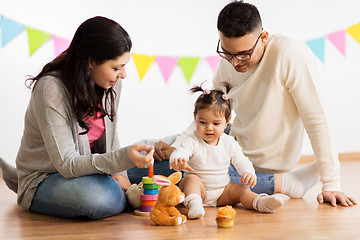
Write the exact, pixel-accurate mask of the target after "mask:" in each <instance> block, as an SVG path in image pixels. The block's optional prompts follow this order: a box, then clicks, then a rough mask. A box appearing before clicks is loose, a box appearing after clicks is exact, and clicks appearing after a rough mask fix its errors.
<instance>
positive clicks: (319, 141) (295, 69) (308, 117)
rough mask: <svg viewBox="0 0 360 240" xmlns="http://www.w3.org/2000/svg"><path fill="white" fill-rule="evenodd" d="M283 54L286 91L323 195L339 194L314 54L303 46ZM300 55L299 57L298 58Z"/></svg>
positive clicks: (336, 164)
mask: <svg viewBox="0 0 360 240" xmlns="http://www.w3.org/2000/svg"><path fill="white" fill-rule="evenodd" d="M286 50H287V53H286V54H284V55H285V57H284V58H283V59H284V60H285V61H284V62H283V64H284V66H282V70H283V71H284V72H283V74H284V78H283V79H286V80H285V83H284V84H285V87H286V88H287V89H288V91H289V92H290V94H291V95H292V98H293V100H294V102H295V104H296V107H297V109H298V112H299V114H300V117H301V119H302V122H303V124H304V127H305V129H306V132H307V134H308V136H309V139H310V142H311V145H312V148H313V151H314V154H315V157H316V159H317V166H318V169H319V171H320V176H321V181H322V183H323V191H340V190H341V186H340V164H339V160H338V154H337V151H336V149H335V144H334V141H333V139H332V136H331V131H330V127H329V122H328V120H327V118H326V115H325V110H324V107H323V104H322V101H321V98H320V94H319V91H318V87H317V86H316V83H317V82H316V81H317V80H318V76H317V72H316V64H317V63H316V62H315V58H314V56H313V53H312V52H311V51H310V49H309V48H308V47H307V46H306V45H305V44H303V43H298V44H294V45H291V46H290V47H289V48H288V49H286ZM299 52H301V53H302V54H299Z"/></svg>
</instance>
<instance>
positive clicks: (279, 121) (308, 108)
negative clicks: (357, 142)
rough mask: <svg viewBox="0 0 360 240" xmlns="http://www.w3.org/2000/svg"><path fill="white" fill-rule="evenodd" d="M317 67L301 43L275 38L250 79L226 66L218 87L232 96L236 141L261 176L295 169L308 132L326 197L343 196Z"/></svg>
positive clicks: (218, 76)
mask: <svg viewBox="0 0 360 240" xmlns="http://www.w3.org/2000/svg"><path fill="white" fill-rule="evenodd" d="M317 78H318V76H317V72H316V62H315V58H314V55H313V54H312V52H311V50H310V49H309V48H308V47H307V46H306V45H305V43H303V42H300V41H294V40H291V39H289V38H286V37H283V36H279V35H273V36H270V38H269V40H268V42H267V44H266V46H265V52H264V55H263V57H262V59H261V61H260V62H259V63H258V64H257V65H256V66H254V67H253V68H252V69H250V70H249V71H248V72H246V73H239V72H236V71H235V69H234V68H233V66H232V65H231V64H230V63H229V62H227V61H225V60H221V62H220V64H219V67H218V70H217V72H216V74H215V76H214V82H213V83H214V87H215V88H221V82H229V83H230V84H231V86H232V88H231V90H230V92H229V93H228V95H229V98H230V99H231V103H232V108H233V109H234V111H235V113H236V117H235V119H234V122H233V125H232V127H231V133H230V134H231V135H232V136H234V138H235V139H236V140H237V141H238V142H239V144H240V145H241V147H242V148H243V152H244V154H245V155H246V156H247V157H248V158H249V159H250V160H251V161H252V163H253V164H254V167H255V169H256V172H257V173H278V172H284V171H288V170H290V169H292V168H293V167H294V166H295V164H296V163H297V162H298V160H299V158H300V154H301V149H302V142H303V135H304V134H303V133H304V127H305V129H306V131H307V134H308V135H309V139H310V141H311V145H312V148H313V151H314V154H315V156H316V159H317V166H318V168H319V171H320V176H321V181H322V183H323V191H325V190H326V191H340V172H339V169H340V164H339V161H338V155H337V151H336V149H335V145H334V142H333V139H332V137H331V134H330V129H329V124H328V121H327V118H326V116H325V113H324V107H323V105H322V103H321V99H320V96H319V92H318V89H317V86H316V81H317V80H318V79H317Z"/></svg>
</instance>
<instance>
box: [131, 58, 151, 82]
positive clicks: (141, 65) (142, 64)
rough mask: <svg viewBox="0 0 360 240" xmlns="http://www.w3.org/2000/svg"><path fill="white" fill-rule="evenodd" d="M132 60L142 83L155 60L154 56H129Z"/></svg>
mask: <svg viewBox="0 0 360 240" xmlns="http://www.w3.org/2000/svg"><path fill="white" fill-rule="evenodd" d="M131 55H132V56H133V58H134V62H135V66H136V69H137V71H138V74H139V77H140V81H142V79H143V77H144V75H145V73H146V72H147V70H148V69H149V67H150V65H151V64H152V62H153V61H154V60H155V56H149V55H144V54H134V53H132V54H131Z"/></svg>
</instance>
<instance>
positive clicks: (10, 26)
mask: <svg viewBox="0 0 360 240" xmlns="http://www.w3.org/2000/svg"><path fill="white" fill-rule="evenodd" d="M0 27H1V47H4V46H5V45H6V44H8V43H9V42H10V41H11V40H12V39H14V38H15V37H16V36H17V35H18V34H19V33H20V32H21V31H22V30H24V29H25V25H24V24H22V23H18V22H16V21H14V20H11V19H9V18H6V17H4V16H1V21H0Z"/></svg>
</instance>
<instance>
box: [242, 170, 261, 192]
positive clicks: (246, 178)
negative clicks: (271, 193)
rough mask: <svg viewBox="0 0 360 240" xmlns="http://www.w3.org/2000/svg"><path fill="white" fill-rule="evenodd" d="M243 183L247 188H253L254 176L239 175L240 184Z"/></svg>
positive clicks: (248, 174)
mask: <svg viewBox="0 0 360 240" xmlns="http://www.w3.org/2000/svg"><path fill="white" fill-rule="evenodd" d="M242 182H244V184H245V185H248V186H249V187H251V188H253V187H255V185H256V182H257V181H256V176H255V175H253V174H251V173H248V172H246V173H244V174H243V175H241V178H240V183H242Z"/></svg>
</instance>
